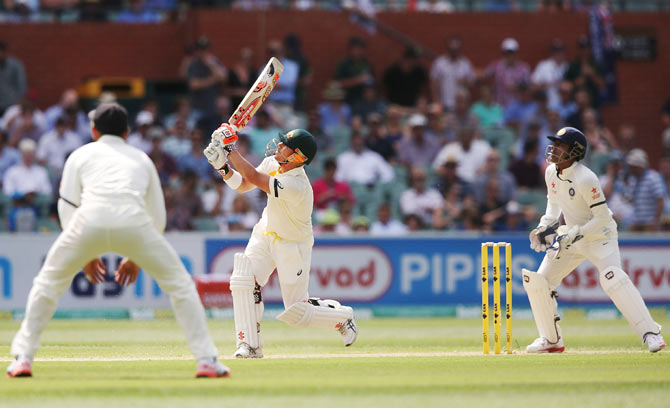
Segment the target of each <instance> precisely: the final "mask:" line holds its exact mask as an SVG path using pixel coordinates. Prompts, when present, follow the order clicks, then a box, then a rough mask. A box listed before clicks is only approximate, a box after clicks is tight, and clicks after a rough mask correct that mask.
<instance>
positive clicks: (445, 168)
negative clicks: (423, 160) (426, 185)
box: [435, 156, 470, 200]
mask: <svg viewBox="0 0 670 408" xmlns="http://www.w3.org/2000/svg"><path fill="white" fill-rule="evenodd" d="M457 168H458V160H457V159H456V157H454V156H449V157H448V158H447V159H446V162H444V163H443V164H442V167H441V168H440V169H439V170H438V171H437V182H436V183H435V188H436V189H437V190H438V191H439V192H440V193H442V196H443V197H445V198H447V194H448V192H449V191H451V188H452V186H453V185H454V184H458V185H459V189H458V191H459V193H460V195H459V196H458V199H459V200H463V198H465V196H466V195H467V194H469V193H470V185H469V184H468V183H467V182H466V181H465V180H463V179H462V178H460V177H459V176H458V172H457Z"/></svg>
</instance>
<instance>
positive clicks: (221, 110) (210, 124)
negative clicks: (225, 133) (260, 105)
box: [195, 95, 236, 135]
mask: <svg viewBox="0 0 670 408" xmlns="http://www.w3.org/2000/svg"><path fill="white" fill-rule="evenodd" d="M234 108H236V107H231V106H230V98H229V97H228V96H226V95H219V96H217V97H216V106H214V112H210V113H208V114H206V115H205V116H201V117H200V119H198V120H197V121H196V123H195V127H196V128H198V129H200V131H201V132H202V133H203V134H204V135H209V134H211V133H212V132H213V131H214V129H216V128H218V127H219V126H221V124H222V123H224V122H228V119H229V118H230V116H231V114H232V109H234Z"/></svg>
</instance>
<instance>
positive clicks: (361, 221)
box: [351, 215, 370, 233]
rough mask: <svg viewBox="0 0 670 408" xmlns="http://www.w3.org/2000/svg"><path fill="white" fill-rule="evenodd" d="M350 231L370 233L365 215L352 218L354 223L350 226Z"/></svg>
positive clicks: (368, 220)
mask: <svg viewBox="0 0 670 408" xmlns="http://www.w3.org/2000/svg"><path fill="white" fill-rule="evenodd" d="M351 229H352V231H353V232H355V233H364V232H365V233H367V232H368V231H370V219H369V218H368V217H366V216H365V215H359V216H358V217H356V218H354V222H353V224H351Z"/></svg>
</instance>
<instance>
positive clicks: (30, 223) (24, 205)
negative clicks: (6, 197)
mask: <svg viewBox="0 0 670 408" xmlns="http://www.w3.org/2000/svg"><path fill="white" fill-rule="evenodd" d="M34 202H35V193H34V192H32V191H30V192H26V193H25V194H23V193H15V194H14V196H13V197H12V209H11V210H10V211H9V217H8V220H7V221H8V223H7V224H8V227H9V230H10V231H12V232H35V231H37V219H38V218H39V212H38V211H37V208H35V205H34Z"/></svg>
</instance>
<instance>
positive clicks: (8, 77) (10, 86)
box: [0, 41, 28, 115]
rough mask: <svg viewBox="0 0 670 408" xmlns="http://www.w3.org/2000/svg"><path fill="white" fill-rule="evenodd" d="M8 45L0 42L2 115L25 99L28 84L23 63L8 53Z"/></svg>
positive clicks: (0, 108)
mask: <svg viewBox="0 0 670 408" xmlns="http://www.w3.org/2000/svg"><path fill="white" fill-rule="evenodd" d="M7 48H8V46H7V43H5V42H4V41H0V115H2V114H3V113H4V112H5V110H6V109H7V108H9V107H10V106H12V105H16V104H18V103H19V101H20V100H21V99H23V97H24V95H25V94H26V91H27V90H28V84H27V81H26V71H25V69H24V68H23V63H21V61H20V60H19V59H18V58H16V57H13V56H11V55H9V53H8V52H7Z"/></svg>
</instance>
